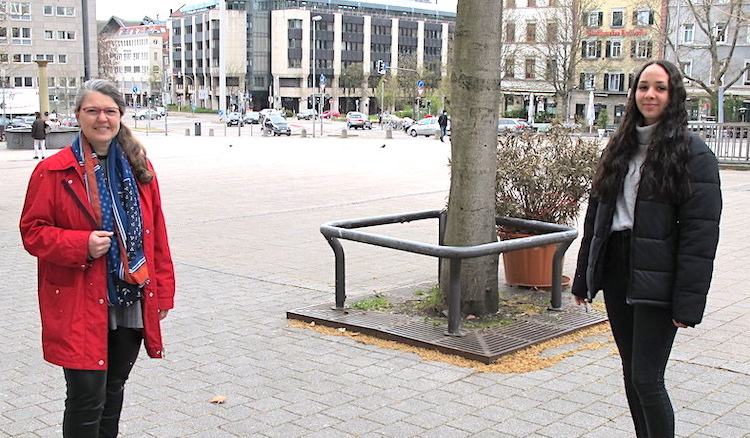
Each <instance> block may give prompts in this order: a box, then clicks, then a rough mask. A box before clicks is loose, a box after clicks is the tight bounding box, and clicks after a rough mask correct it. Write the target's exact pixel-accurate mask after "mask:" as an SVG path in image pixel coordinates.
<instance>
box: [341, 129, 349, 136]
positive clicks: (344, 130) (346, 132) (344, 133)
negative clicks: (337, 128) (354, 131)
mask: <svg viewBox="0 0 750 438" xmlns="http://www.w3.org/2000/svg"><path fill="white" fill-rule="evenodd" d="M347 135H349V132H348V130H347V129H346V128H341V138H346V137H347Z"/></svg>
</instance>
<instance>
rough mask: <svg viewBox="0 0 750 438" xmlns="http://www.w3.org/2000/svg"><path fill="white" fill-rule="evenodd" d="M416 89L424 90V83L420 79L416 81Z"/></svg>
mask: <svg viewBox="0 0 750 438" xmlns="http://www.w3.org/2000/svg"><path fill="white" fill-rule="evenodd" d="M417 87H418V88H424V81H423V80H421V79H420V80H418V81H417Z"/></svg>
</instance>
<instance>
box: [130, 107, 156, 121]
mask: <svg viewBox="0 0 750 438" xmlns="http://www.w3.org/2000/svg"><path fill="white" fill-rule="evenodd" d="M133 118H134V119H137V120H146V119H149V120H154V119H156V120H159V119H161V114H159V112H158V111H156V110H154V109H151V108H146V109H139V110H137V111H136V112H134V113H133Z"/></svg>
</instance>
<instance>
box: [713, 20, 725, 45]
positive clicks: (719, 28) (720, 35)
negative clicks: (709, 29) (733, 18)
mask: <svg viewBox="0 0 750 438" xmlns="http://www.w3.org/2000/svg"><path fill="white" fill-rule="evenodd" d="M714 37H715V38H716V42H717V43H726V42H727V24H726V23H717V24H716V26H715V27H714Z"/></svg>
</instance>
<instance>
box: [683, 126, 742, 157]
mask: <svg viewBox="0 0 750 438" xmlns="http://www.w3.org/2000/svg"><path fill="white" fill-rule="evenodd" d="M688 128H689V129H690V130H691V131H693V132H695V133H697V134H698V135H700V136H701V138H703V140H704V141H705V142H706V144H707V145H708V147H709V148H710V149H711V150H712V151H713V153H714V154H715V155H716V158H717V159H718V160H719V163H722V164H750V147H749V143H750V138H748V137H749V135H748V134H749V133H750V123H715V122H690V123H689V124H688Z"/></svg>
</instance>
